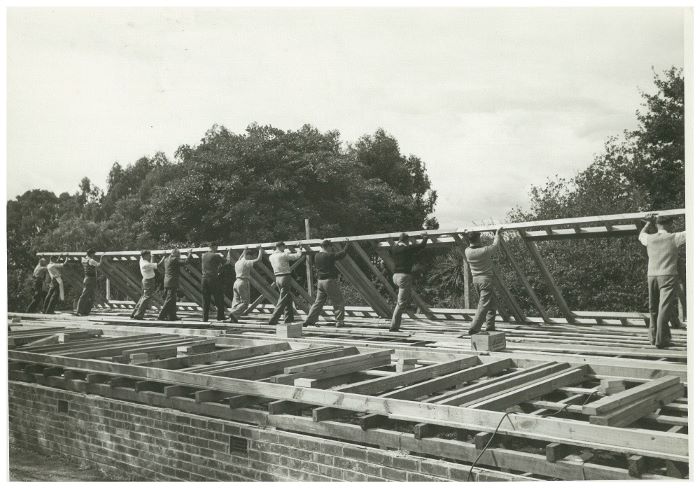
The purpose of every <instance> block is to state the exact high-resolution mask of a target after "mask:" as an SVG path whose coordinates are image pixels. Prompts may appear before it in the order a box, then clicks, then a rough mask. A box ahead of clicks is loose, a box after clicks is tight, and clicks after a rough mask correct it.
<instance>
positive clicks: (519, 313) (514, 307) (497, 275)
mask: <svg viewBox="0 0 700 488" xmlns="http://www.w3.org/2000/svg"><path fill="white" fill-rule="evenodd" d="M493 283H494V284H495V285H496V288H497V289H498V291H499V293H500V295H501V297H502V298H503V300H504V301H505V302H506V305H507V306H508V309H509V310H510V311H511V313H512V314H513V316H514V317H515V319H516V320H517V321H518V322H520V323H523V324H526V323H528V322H530V321H529V320H528V318H527V316H526V315H525V312H523V310H522V309H521V308H520V305H518V301H517V300H516V299H515V297H514V296H513V294H512V293H511V292H510V290H509V289H508V287H507V286H506V285H505V281H504V280H503V276H502V275H501V272H500V270H499V269H498V268H494V270H493ZM501 316H503V320H506V317H505V316H504V315H503V313H501Z"/></svg>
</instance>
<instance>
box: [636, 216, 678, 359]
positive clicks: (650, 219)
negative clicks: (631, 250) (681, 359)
mask: <svg viewBox="0 0 700 488" xmlns="http://www.w3.org/2000/svg"><path fill="white" fill-rule="evenodd" d="M654 222H656V229H657V231H656V233H655V234H650V233H649V228H650V227H651V225H652V224H653V223H654ZM670 224H671V218H670V217H666V216H663V215H662V216H659V217H656V215H655V214H650V215H648V216H647V220H646V223H645V225H644V228H643V229H642V231H641V232H640V234H639V242H641V243H642V245H644V246H646V248H647V255H648V257H649V264H648V267H647V284H648V289H649V341H650V342H651V344H652V345H654V346H656V347H657V348H659V349H662V348H664V347H668V346H669V345H671V330H670V328H669V323H670V322H672V321H673V320H674V319H675V316H676V314H677V313H678V309H677V306H678V305H677V302H678V296H677V290H678V248H679V247H681V246H683V245H685V231H683V232H669V230H670Z"/></svg>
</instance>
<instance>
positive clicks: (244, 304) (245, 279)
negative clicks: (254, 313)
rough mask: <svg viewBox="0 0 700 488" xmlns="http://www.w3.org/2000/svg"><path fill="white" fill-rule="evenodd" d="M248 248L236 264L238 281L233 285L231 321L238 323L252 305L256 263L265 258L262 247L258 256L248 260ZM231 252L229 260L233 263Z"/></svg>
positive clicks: (229, 252)
mask: <svg viewBox="0 0 700 488" xmlns="http://www.w3.org/2000/svg"><path fill="white" fill-rule="evenodd" d="M248 252H249V251H248V248H247V247H246V248H245V249H243V252H242V253H241V255H240V257H239V258H238V260H237V261H236V264H234V269H235V270H236V281H235V282H234V283H233V300H232V303H231V316H232V318H231V321H232V322H233V321H238V319H239V318H240V317H241V315H243V312H245V311H246V309H247V308H248V306H249V305H250V272H251V270H252V269H253V267H254V266H255V263H258V262H260V260H261V259H262V257H263V250H262V247H260V246H258V256H257V257H256V258H253V259H248V257H247V254H248ZM231 258H232V256H231V250H230V249H229V251H228V260H229V262H230V261H231Z"/></svg>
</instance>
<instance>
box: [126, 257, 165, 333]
mask: <svg viewBox="0 0 700 488" xmlns="http://www.w3.org/2000/svg"><path fill="white" fill-rule="evenodd" d="M139 267H140V268H141V277H142V278H143V279H142V281H141V284H142V286H143V294H142V295H141V298H140V299H139V301H138V303H136V307H134V311H133V312H132V313H131V318H132V319H134V320H143V316H144V315H145V313H146V310H148V305H149V304H150V303H151V299H152V298H153V295H154V294H155V292H156V269H157V268H158V263H154V262H152V257H151V252H150V251H141V260H140V261H139Z"/></svg>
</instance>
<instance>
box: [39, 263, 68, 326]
mask: <svg viewBox="0 0 700 488" xmlns="http://www.w3.org/2000/svg"><path fill="white" fill-rule="evenodd" d="M67 262H68V256H66V258H65V259H64V260H63V262H62V263H59V262H58V257H57V256H51V262H50V263H49V265H48V266H47V267H46V271H47V273H48V274H49V277H50V278H51V285H50V286H49V292H48V294H47V295H46V298H45V299H44V313H48V314H52V313H54V310H55V309H56V305H57V304H58V302H59V301H60V302H62V301H63V300H65V293H64V289H63V278H62V277H61V270H62V269H63V265H64V264H66V263H67Z"/></svg>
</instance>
